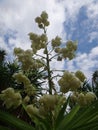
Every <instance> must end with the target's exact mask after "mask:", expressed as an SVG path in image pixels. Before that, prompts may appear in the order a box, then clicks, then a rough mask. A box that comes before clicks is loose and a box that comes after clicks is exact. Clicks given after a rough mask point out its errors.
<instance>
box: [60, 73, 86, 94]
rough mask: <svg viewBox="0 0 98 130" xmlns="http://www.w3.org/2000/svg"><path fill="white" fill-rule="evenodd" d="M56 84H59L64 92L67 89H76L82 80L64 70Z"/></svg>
mask: <svg viewBox="0 0 98 130" xmlns="http://www.w3.org/2000/svg"><path fill="white" fill-rule="evenodd" d="M81 73H82V72H81ZM81 73H80V74H81ZM83 76H84V75H83ZM58 84H59V85H60V91H61V92H63V93H66V92H68V91H76V90H77V89H78V88H80V87H81V85H82V82H81V80H80V79H79V78H78V77H76V76H75V74H74V73H72V72H69V71H65V72H64V74H63V76H62V78H61V79H60V80H59V81H58Z"/></svg>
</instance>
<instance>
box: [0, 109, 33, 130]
mask: <svg viewBox="0 0 98 130" xmlns="http://www.w3.org/2000/svg"><path fill="white" fill-rule="evenodd" d="M0 121H2V122H4V123H5V124H7V125H9V126H11V127H14V128H17V129H18V130H35V129H34V127H32V126H31V125H29V124H28V123H26V122H25V121H23V120H20V119H18V118H16V117H14V116H12V115H11V114H9V113H7V112H4V111H1V110H0Z"/></svg>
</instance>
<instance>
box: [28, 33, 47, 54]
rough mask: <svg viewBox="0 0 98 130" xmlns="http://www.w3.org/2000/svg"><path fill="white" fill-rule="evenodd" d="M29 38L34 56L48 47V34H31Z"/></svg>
mask: <svg viewBox="0 0 98 130" xmlns="http://www.w3.org/2000/svg"><path fill="white" fill-rule="evenodd" d="M29 36H30V40H31V42H32V44H31V48H32V50H33V53H34V54H35V53H36V52H37V51H38V50H40V49H43V48H45V47H46V43H47V40H48V39H47V36H46V34H42V35H37V34H35V33H29Z"/></svg>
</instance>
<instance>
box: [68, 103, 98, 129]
mask: <svg viewBox="0 0 98 130" xmlns="http://www.w3.org/2000/svg"><path fill="white" fill-rule="evenodd" d="M97 115H98V102H95V103H94V104H91V105H90V106H88V107H85V108H81V109H80V110H79V112H78V113H77V115H76V116H75V117H74V119H73V120H72V123H71V125H70V127H74V128H75V127H77V126H79V125H81V124H82V125H83V124H85V123H89V122H92V121H93V122H94V121H96V120H98V116H97ZM95 117H96V118H95Z"/></svg>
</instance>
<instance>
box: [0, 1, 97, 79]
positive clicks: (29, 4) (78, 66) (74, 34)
mask: <svg viewBox="0 0 98 130" xmlns="http://www.w3.org/2000/svg"><path fill="white" fill-rule="evenodd" d="M42 11H46V12H47V13H48V15H49V21H50V26H49V28H48V29H47V34H48V36H49V38H50V39H52V38H54V37H55V36H57V35H59V36H60V37H62V40H63V41H67V40H77V41H78V49H77V53H76V57H75V59H73V60H71V61H68V60H67V61H62V63H60V62H58V63H56V62H53V63H52V65H51V66H54V68H56V69H62V68H63V69H67V70H69V71H76V70H81V71H83V72H84V73H85V75H86V76H87V77H88V78H91V76H92V74H93V72H94V71H95V70H97V69H98V0H28V1H27V0H20V1H19V0H0V48H1V49H5V50H6V51H7V53H8V56H9V58H10V59H11V58H12V54H13V49H14V47H21V48H22V49H25V50H26V49H29V48H30V45H31V42H30V40H29V37H28V33H30V32H34V33H38V34H39V33H41V30H39V29H38V28H37V25H36V23H35V21H34V19H35V18H36V17H37V16H39V15H40V14H41V12H42Z"/></svg>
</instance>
